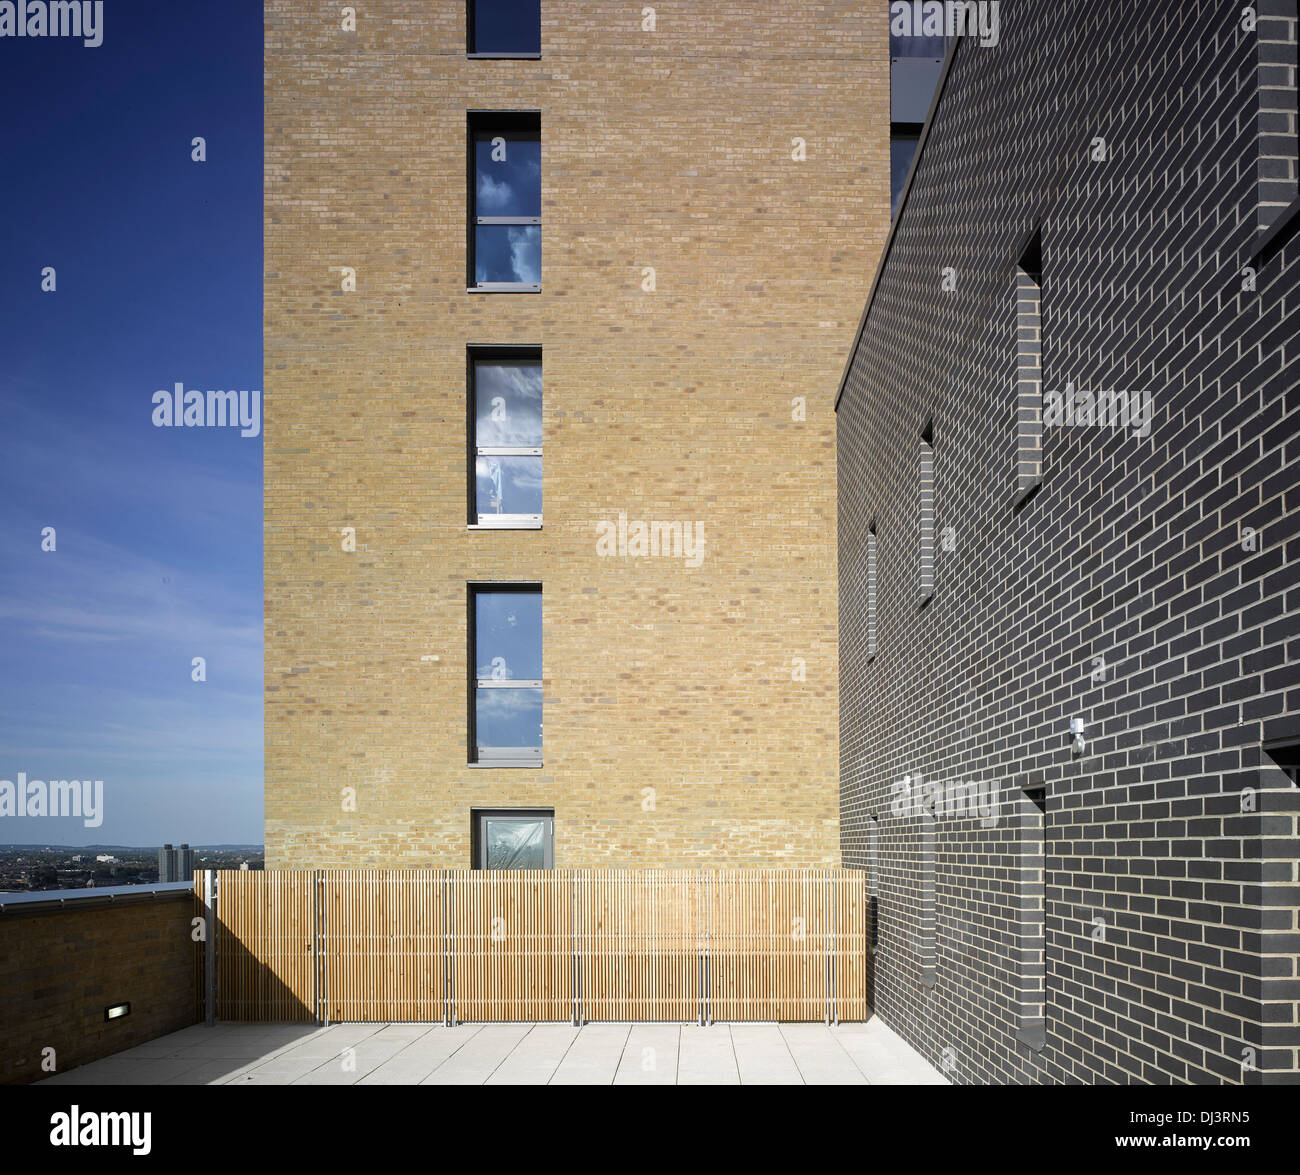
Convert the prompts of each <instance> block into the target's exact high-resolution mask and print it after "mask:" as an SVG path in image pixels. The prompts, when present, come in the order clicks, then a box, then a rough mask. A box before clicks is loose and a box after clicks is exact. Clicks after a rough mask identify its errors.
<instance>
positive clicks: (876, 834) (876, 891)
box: [867, 816, 880, 951]
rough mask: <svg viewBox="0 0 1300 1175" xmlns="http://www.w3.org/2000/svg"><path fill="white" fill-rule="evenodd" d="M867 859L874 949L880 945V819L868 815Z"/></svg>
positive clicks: (871, 947)
mask: <svg viewBox="0 0 1300 1175" xmlns="http://www.w3.org/2000/svg"><path fill="white" fill-rule="evenodd" d="M867 860H868V863H869V864H870V867H871V878H870V880H871V902H870V911H869V916H870V918H871V930H870V933H869V935H868V938H867V943H868V945H869V947H870V949H871V950H872V951H874V950H875V949H876V948H877V947H878V946H879V945H880V820H879V819H878V818H877V817H875V816H868V817H867Z"/></svg>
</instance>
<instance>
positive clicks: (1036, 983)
mask: <svg viewBox="0 0 1300 1175" xmlns="http://www.w3.org/2000/svg"><path fill="white" fill-rule="evenodd" d="M1018 814H1019V817H1020V845H1019V849H1020V885H1019V889H1020V902H1019V910H1018V912H1017V922H1018V926H1017V933H1016V950H1017V953H1018V955H1019V959H1018V960H1017V964H1018V970H1019V974H1020V996H1019V1007H1018V1008H1017V1009H1016V1013H1017V1016H1016V1021H1017V1022H1016V1039H1017V1040H1019V1041H1020V1042H1021V1043H1022V1044H1025V1045H1028V1046H1029V1047H1030V1048H1031V1049H1033V1050H1035V1051H1039V1050H1041V1049H1042V1048H1043V1046H1044V1044H1045V1043H1046V1040H1047V1035H1046V1031H1047V1030H1046V1024H1047V1021H1046V1018H1045V1015H1044V1008H1043V1004H1044V998H1045V997H1044V976H1045V973H1046V970H1047V967H1046V959H1045V953H1046V943H1047V940H1046V919H1045V913H1046V906H1045V903H1046V882H1047V873H1046V869H1047V841H1046V823H1047V791H1046V789H1044V788H1042V787H1037V788H1026V789H1024V791H1023V792H1022V793H1021V798H1020V802H1019V813H1018Z"/></svg>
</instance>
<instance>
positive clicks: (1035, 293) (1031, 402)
mask: <svg viewBox="0 0 1300 1175" xmlns="http://www.w3.org/2000/svg"><path fill="white" fill-rule="evenodd" d="M1014 282H1015V284H1014V291H1013V292H1014V297H1015V302H1014V311H1015V320H1016V403H1015V422H1016V430H1015V437H1016V482H1015V488H1014V490H1013V492H1012V499H1011V505H1012V509H1013V510H1018V509H1019V508H1020V507H1021V506H1023V505H1024V503H1025V502H1027V501H1028V500H1029V498H1030V497H1031V496H1032V495H1033V494H1034V493H1035V492H1036V491H1037V490H1038V488H1039V486H1041V485H1042V484H1043V469H1044V462H1043V342H1044V339H1043V230H1042V228H1041V226H1040V227H1038V228H1036V229H1034V231H1033V232H1032V233H1031V234H1030V236H1029V239H1028V240H1027V241H1026V242H1025V245H1024V247H1023V248H1022V249H1021V250H1020V255H1019V257H1018V258H1017V260H1016V268H1015V275H1014Z"/></svg>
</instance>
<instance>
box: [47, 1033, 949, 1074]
mask: <svg viewBox="0 0 1300 1175" xmlns="http://www.w3.org/2000/svg"><path fill="white" fill-rule="evenodd" d="M41 1084H43V1085H54V1084H59V1085H164V1084H165V1085H946V1084H947V1081H946V1080H945V1079H944V1077H943V1076H942V1075H940V1074H939V1073H938V1072H937V1071H936V1070H935V1069H934V1068H933V1067H932V1066H930V1065H929V1064H928V1063H927V1062H926V1061H925V1060H924V1059H923V1058H922V1057H921V1056H920V1055H919V1054H918V1053H916V1052H915V1051H914V1050H913V1049H912V1048H911V1047H910V1046H908V1045H907V1044H905V1043H904V1042H903V1040H902V1038H900V1037H899V1036H897V1035H896V1034H895V1033H894V1032H892V1031H891V1030H890V1029H889V1028H887V1027H885V1025H884V1024H883V1023H882V1022H881V1021H880V1020H879V1019H877V1018H874V1017H873V1018H872V1019H870V1020H868V1021H867V1022H866V1023H865V1024H840V1025H838V1026H836V1027H827V1026H826V1025H824V1024H714V1025H711V1026H710V1027H708V1028H701V1027H699V1026H698V1025H694V1024H587V1025H585V1026H583V1027H582V1028H573V1027H571V1026H570V1025H568V1024H459V1025H457V1026H455V1027H454V1028H445V1027H443V1026H441V1025H436V1024H334V1025H331V1026H329V1027H328V1028H317V1027H314V1026H305V1025H293V1024H218V1025H216V1026H215V1027H212V1028H207V1027H205V1026H204V1025H202V1024H196V1025H195V1026H194V1027H192V1028H185V1029H182V1030H181V1031H180V1032H173V1033H172V1034H171V1035H169V1036H162V1037H159V1038H158V1039H157V1040H151V1041H150V1042H149V1043H148V1044H142V1045H138V1046H137V1047H135V1048H133V1049H128V1050H126V1051H125V1052H121V1053H117V1054H115V1055H114V1056H111V1057H105V1058H104V1059H103V1060H100V1061H95V1062H93V1063H91V1064H89V1065H83V1066H82V1067H81V1068H79V1069H73V1070H70V1071H69V1072H67V1073H61V1074H59V1075H58V1076H55V1077H50V1078H47V1079H46V1080H45V1081H43V1082H41Z"/></svg>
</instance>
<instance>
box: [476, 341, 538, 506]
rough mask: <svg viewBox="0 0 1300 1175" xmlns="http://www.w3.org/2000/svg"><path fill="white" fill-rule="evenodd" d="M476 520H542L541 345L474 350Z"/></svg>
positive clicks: (478, 348) (477, 348)
mask: <svg viewBox="0 0 1300 1175" xmlns="http://www.w3.org/2000/svg"><path fill="white" fill-rule="evenodd" d="M469 403H470V411H471V424H470V428H471V433H470V464H471V470H470V508H469V509H470V523H471V525H474V526H483V527H496V528H506V529H511V528H513V529H530V528H532V529H535V528H537V527H540V526H541V525H542V353H541V350H540V349H538V348H536V347H472V348H470V351H469Z"/></svg>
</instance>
